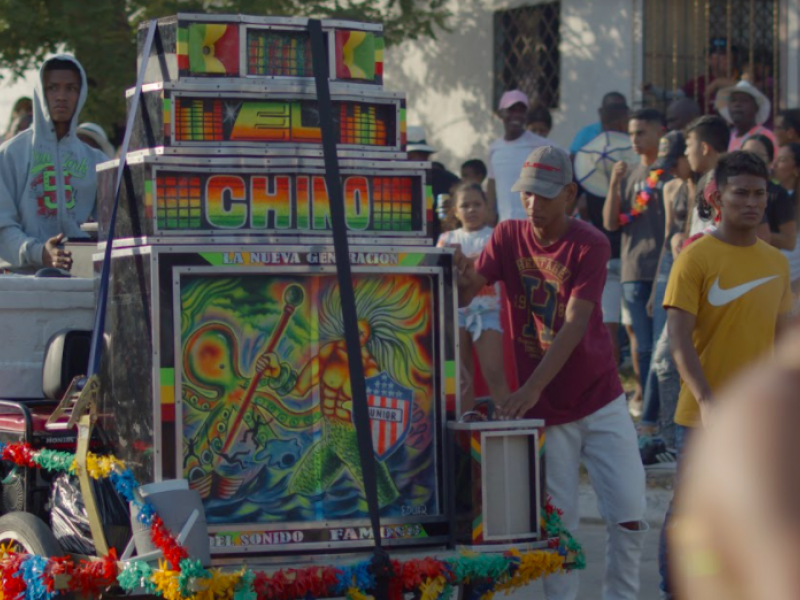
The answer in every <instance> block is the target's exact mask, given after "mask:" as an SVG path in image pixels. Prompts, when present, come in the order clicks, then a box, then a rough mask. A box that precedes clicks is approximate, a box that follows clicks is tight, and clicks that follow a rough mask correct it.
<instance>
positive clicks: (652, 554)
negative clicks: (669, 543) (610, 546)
mask: <svg viewBox="0 0 800 600" xmlns="http://www.w3.org/2000/svg"><path fill="white" fill-rule="evenodd" d="M605 535H606V530H605V526H604V525H586V524H582V525H581V528H580V529H579V530H578V533H577V537H578V539H579V540H580V542H581V544H583V548H584V550H585V551H586V561H587V565H586V570H585V571H583V572H582V573H581V592H580V595H579V596H578V598H580V600H601V598H602V589H603V564H604V562H603V561H604V559H605V544H606V538H605ZM657 550H658V531H657V530H656V529H652V528H651V530H650V531H649V532H648V533H647V538H646V540H645V547H644V553H643V554H642V568H641V578H642V579H641V581H642V584H641V588H640V591H639V598H640V600H654V599H656V598H658V560H657V556H658V553H657ZM495 598H496V599H497V600H502V599H503V598H505V596H503V595H502V594H500V595H498V596H496V597H495ZM509 598H511V599H513V600H538V599H540V598H544V592H543V591H542V585H541V584H540V583H534V584H532V585H530V586H529V587H528V588H527V589H525V590H520V591H519V592H517V593H516V594H513V595H512V596H509Z"/></svg>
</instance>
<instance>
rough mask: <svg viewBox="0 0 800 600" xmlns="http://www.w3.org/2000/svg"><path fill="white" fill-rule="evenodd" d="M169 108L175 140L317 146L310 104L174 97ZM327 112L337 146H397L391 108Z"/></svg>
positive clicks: (339, 106) (345, 105)
mask: <svg viewBox="0 0 800 600" xmlns="http://www.w3.org/2000/svg"><path fill="white" fill-rule="evenodd" d="M174 104H175V126H174V136H175V138H174V139H175V141H177V142H219V141H226V142H291V143H301V144H320V143H322V133H321V130H320V128H319V110H318V108H317V103H316V102H315V101H306V100H293V101H284V100H271V101H261V100H241V99H232V98H231V99H211V98H202V99H201V98H191V97H185V96H180V97H178V98H177V99H176V100H175V101H174ZM333 110H334V119H333V120H334V128H335V130H336V131H337V133H338V136H337V137H338V139H337V142H338V143H340V144H353V145H365V146H395V145H397V139H398V136H397V132H396V128H397V126H398V124H397V121H398V119H397V106H396V105H395V104H378V103H364V102H334V103H333ZM165 126H166V123H165ZM165 135H166V131H165Z"/></svg>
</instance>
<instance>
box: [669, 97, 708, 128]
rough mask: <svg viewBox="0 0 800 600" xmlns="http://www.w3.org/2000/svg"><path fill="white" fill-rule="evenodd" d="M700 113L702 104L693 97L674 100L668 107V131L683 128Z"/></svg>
mask: <svg viewBox="0 0 800 600" xmlns="http://www.w3.org/2000/svg"><path fill="white" fill-rule="evenodd" d="M700 114H701V112H700V105H699V104H698V103H697V101H696V100H694V99H693V98H678V99H677V100H673V101H672V102H670V105H669V106H668V107H667V131H678V130H682V129H683V128H684V127H686V126H687V125H688V124H689V123H691V122H692V121H694V120H695V119H696V118H697V117H699V116H700Z"/></svg>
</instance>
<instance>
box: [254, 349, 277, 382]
mask: <svg viewBox="0 0 800 600" xmlns="http://www.w3.org/2000/svg"><path fill="white" fill-rule="evenodd" d="M256 371H258V372H259V373H263V374H264V377H273V378H274V377H277V376H278V375H280V372H281V361H280V359H279V358H278V355H277V354H275V353H273V352H268V353H264V354H262V355H261V356H259V357H258V360H257V361H256Z"/></svg>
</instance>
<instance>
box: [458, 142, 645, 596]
mask: <svg viewBox="0 0 800 600" xmlns="http://www.w3.org/2000/svg"><path fill="white" fill-rule="evenodd" d="M512 190H513V191H517V192H520V197H521V201H522V205H523V207H524V209H525V211H526V213H527V215H528V219H527V220H525V221H515V220H509V221H503V222H502V223H500V224H499V225H498V226H497V227H496V228H495V230H494V233H493V234H492V237H491V239H490V240H489V242H488V244H487V245H486V247H485V248H484V250H483V252H482V253H481V255H480V257H479V258H478V259H477V261H476V262H475V264H474V265H473V263H472V262H471V261H470V260H469V259H467V258H466V257H464V255H463V254H461V253H460V252H457V253H456V266H457V269H458V273H459V275H458V287H459V305H460V306H466V305H468V304H469V303H470V301H471V300H472V298H473V297H474V296H475V294H476V293H477V292H478V291H479V290H480V289H482V288H483V286H485V285H489V284H493V283H495V282H497V281H502V282H504V283H505V286H506V290H507V293H508V302H509V304H510V311H511V322H512V331H513V334H512V335H513V336H514V355H515V356H514V358H515V361H516V364H517V371H518V373H519V377H520V383H521V387H520V388H519V390H518V391H516V392H514V393H513V394H511V395H510V396H509V397H508V398H507V399H506V400H505V401H503V402H501V403H500V404H499V405H498V406H497V407H496V412H497V415H498V416H499V418H501V419H519V418H523V417H526V418H538V419H545V421H546V424H547V429H546V436H547V452H546V454H545V456H546V461H547V463H546V471H547V491H548V493H549V494H550V495H551V496H552V498H553V502H554V504H555V505H556V506H558V507H559V508H561V509H562V510H563V511H564V523H565V525H566V527H567V528H569V529H570V530H575V529H577V527H578V522H579V515H578V484H579V464H580V463H581V462H583V463H584V464H585V466H586V468H587V470H588V472H589V476H590V479H591V481H592V484H593V485H594V488H595V491H596V492H597V496H598V499H599V502H598V504H599V507H600V510H601V513H602V514H603V517H604V518H605V520H606V522H607V523H608V534H609V538H608V550H607V552H606V556H607V561H606V572H605V582H604V586H603V590H604V591H603V597H604V598H615V599H622V598H630V599H635V598H637V597H638V591H639V562H640V557H641V550H642V543H643V541H644V539H643V538H644V535H645V531H646V530H647V529H648V527H647V524H646V523H644V522H643V521H642V517H643V515H644V507H645V501H644V492H645V488H644V483H645V480H644V469H643V467H642V461H641V458H640V457H639V448H638V444H637V440H636V431H635V430H634V427H633V423H632V422H631V419H630V416H629V415H628V407H627V403H626V402H625V394H624V392H623V391H622V386H621V385H620V382H619V376H618V375H617V366H616V364H615V362H614V352H613V348H612V345H611V338H610V336H609V333H608V329H606V327H605V326H604V325H603V315H602V308H601V303H600V300H601V297H602V294H603V286H604V284H605V280H606V263H607V262H608V259H609V256H610V253H611V248H610V245H609V243H608V240H607V238H606V237H605V235H604V234H603V233H602V232H600V231H598V230H597V229H595V228H594V227H592V226H591V225H589V224H586V223H583V222H581V221H578V220H575V219H571V218H569V217H567V216H566V212H565V207H566V206H567V204H569V203H570V202H571V201H572V200H573V199H574V197H575V195H576V193H577V185H576V184H575V183H573V179H572V165H571V163H570V160H569V156H568V155H567V154H566V152H564V151H563V150H560V149H558V148H555V147H552V146H544V147H541V148H537V149H536V150H534V151H533V152H532V153H531V154H530V156H528V158H527V160H526V161H525V164H524V166H523V168H522V172H521V175H520V178H519V180H518V181H517V183H516V184H515V186H514V187H513V188H512ZM545 595H546V596H547V598H548V599H554V598H558V599H559V600H560V599H574V598H577V596H578V580H577V574H569V575H559V576H552V577H548V578H547V579H546V580H545Z"/></svg>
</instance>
